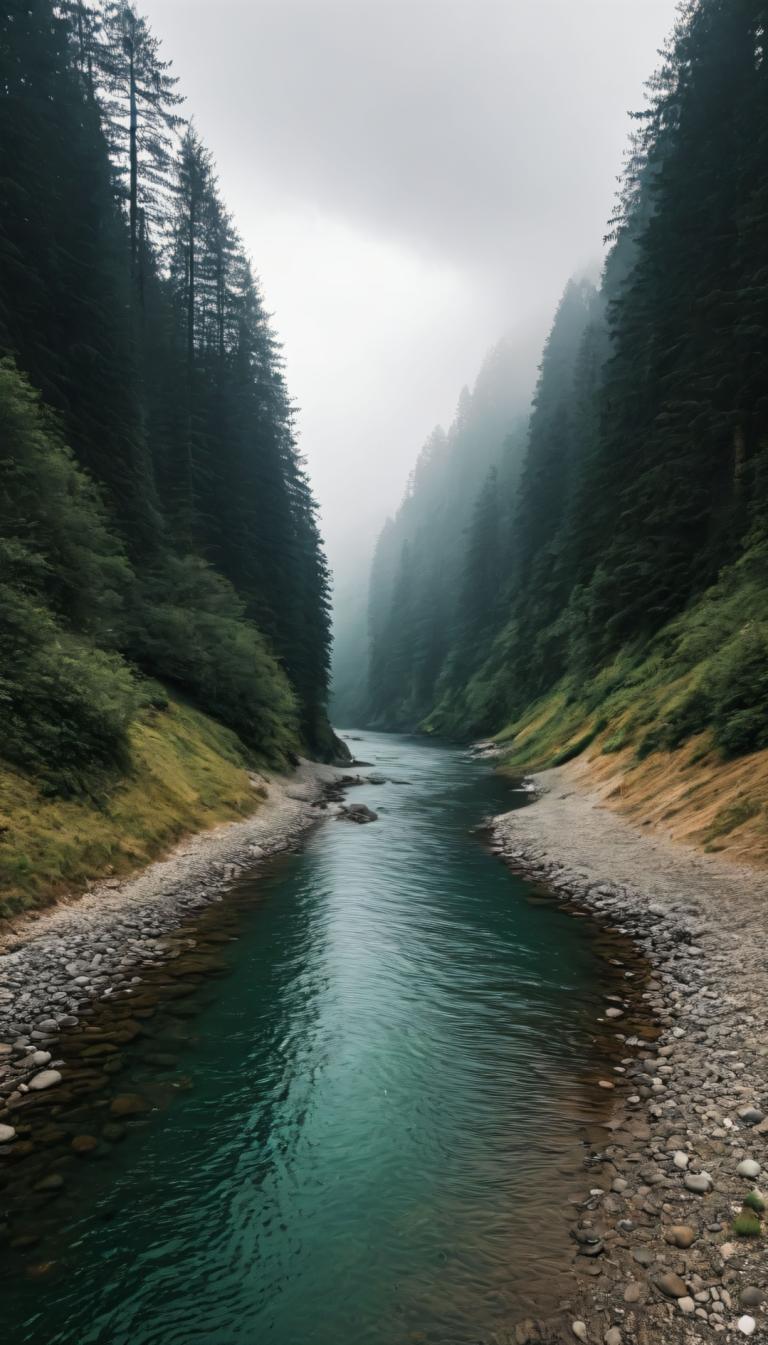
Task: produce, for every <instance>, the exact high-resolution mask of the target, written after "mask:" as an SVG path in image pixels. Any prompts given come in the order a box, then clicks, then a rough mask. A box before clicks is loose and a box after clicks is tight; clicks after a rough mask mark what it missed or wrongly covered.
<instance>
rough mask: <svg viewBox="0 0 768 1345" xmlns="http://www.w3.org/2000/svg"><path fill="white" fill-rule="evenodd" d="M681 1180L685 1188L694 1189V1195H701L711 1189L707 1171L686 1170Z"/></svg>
mask: <svg viewBox="0 0 768 1345" xmlns="http://www.w3.org/2000/svg"><path fill="white" fill-rule="evenodd" d="M683 1182H684V1184H685V1187H686V1190H688V1191H695V1193H696V1195H700V1196H703V1195H706V1193H707V1191H711V1190H712V1178H711V1177H710V1175H709V1173H708V1172H686V1174H685V1177H684V1178H683Z"/></svg>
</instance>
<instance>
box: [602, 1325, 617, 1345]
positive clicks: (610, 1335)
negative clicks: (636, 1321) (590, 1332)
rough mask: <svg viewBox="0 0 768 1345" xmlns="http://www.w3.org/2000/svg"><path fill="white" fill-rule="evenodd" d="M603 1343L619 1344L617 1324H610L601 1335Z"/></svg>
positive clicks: (609, 1344) (606, 1344) (607, 1344)
mask: <svg viewBox="0 0 768 1345" xmlns="http://www.w3.org/2000/svg"><path fill="white" fill-rule="evenodd" d="M603 1340H604V1342H605V1345H621V1332H620V1330H619V1328H618V1326H611V1327H609V1328H608V1330H607V1331H606V1333H605V1335H604V1336H603Z"/></svg>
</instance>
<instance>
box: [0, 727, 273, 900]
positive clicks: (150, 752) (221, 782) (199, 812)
mask: <svg viewBox="0 0 768 1345" xmlns="http://www.w3.org/2000/svg"><path fill="white" fill-rule="evenodd" d="M131 738H132V755H133V763H134V765H133V770H132V772H131V774H130V775H128V776H126V777H124V778H123V779H121V780H119V781H118V782H117V783H114V784H112V785H111V786H110V787H109V788H106V787H105V789H104V791H103V793H102V794H101V796H100V797H97V798H95V799H93V800H83V799H62V798H47V797H45V796H44V795H43V794H42V793H41V792H40V790H39V788H38V787H37V785H36V784H35V782H34V781H33V780H31V779H30V778H29V777H28V776H25V775H23V774H21V773H20V772H18V771H16V770H13V769H11V768H10V767H6V766H5V765H4V764H3V763H2V762H0V915H8V914H11V913H13V912H15V911H18V910H20V909H23V908H24V907H28V906H41V905H45V904H48V903H50V902H51V901H53V900H54V899H55V898H56V897H57V896H61V895H63V894H64V893H66V892H68V891H71V890H73V889H77V888H82V887H84V886H85V885H86V883H87V882H88V881H89V880H92V879H95V878H100V877H104V876H105V875H111V874H116V875H117V874H125V873H129V872H130V871H132V870H134V869H137V868H139V867H141V865H143V864H146V863H147V862H148V861H149V860H151V859H154V858H156V857H157V856H158V855H159V854H161V853H162V852H163V851H164V850H166V849H168V848H169V847H170V846H171V845H172V844H173V843H174V842H175V841H177V840H178V839H179V838H180V837H181V836H183V835H184V834H186V833H189V832H192V831H199V830H201V829H202V828H205V827H210V826H214V825H215V824H216V823H218V822H223V821H228V820H231V819H234V818H237V817H242V816H245V815H246V814H248V813H250V812H253V810H254V807H255V806H256V803H257V802H258V798H259V791H258V787H256V788H254V785H253V784H252V782H251V778H250V775H249V769H248V766H249V762H248V760H247V758H246V754H245V752H244V749H243V747H242V745H241V743H240V741H239V739H238V738H237V736H236V735H235V734H234V733H232V732H231V731H230V730H229V729H226V728H224V727H223V726H222V725H220V724H217V723H216V722H215V721H214V720H212V719H209V718H208V717H207V716H206V715H203V714H201V713H200V712H199V711H197V710H194V709H192V708H190V707H189V706H187V705H184V704H181V703H180V702H178V701H176V700H171V701H170V702H169V704H168V708H167V709H164V710H147V711H144V712H142V714H141V715H140V716H139V718H138V719H137V721H136V722H135V724H134V726H133V728H132V730H131Z"/></svg>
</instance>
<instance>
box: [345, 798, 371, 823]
mask: <svg viewBox="0 0 768 1345" xmlns="http://www.w3.org/2000/svg"><path fill="white" fill-rule="evenodd" d="M339 817H342V818H345V819H346V821H347V822H361V823H362V822H376V821H378V817H379V814H378V813H375V812H374V811H373V809H372V808H367V807H366V805H365V804H364V803H350V804H347V805H345V806H344V807H343V808H342V809H341V811H340V813H339Z"/></svg>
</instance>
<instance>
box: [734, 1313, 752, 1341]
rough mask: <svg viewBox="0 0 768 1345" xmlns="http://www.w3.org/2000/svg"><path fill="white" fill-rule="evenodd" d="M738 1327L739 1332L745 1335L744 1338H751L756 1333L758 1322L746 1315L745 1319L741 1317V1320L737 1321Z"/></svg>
mask: <svg viewBox="0 0 768 1345" xmlns="http://www.w3.org/2000/svg"><path fill="white" fill-rule="evenodd" d="M736 1325H737V1327H738V1328H739V1330H740V1331H741V1333H742V1335H744V1336H751V1335H752V1332H753V1331H754V1329H755V1327H756V1326H757V1322H756V1321H755V1319H754V1317H748V1316H747V1315H746V1314H745V1315H744V1316H743V1317H740V1318H739V1320H738V1321H737V1323H736Z"/></svg>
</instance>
